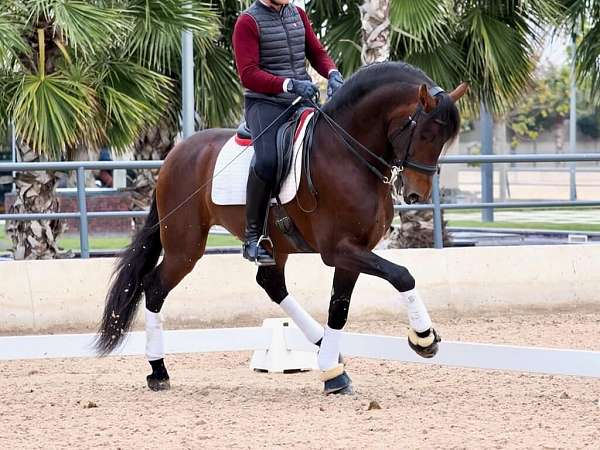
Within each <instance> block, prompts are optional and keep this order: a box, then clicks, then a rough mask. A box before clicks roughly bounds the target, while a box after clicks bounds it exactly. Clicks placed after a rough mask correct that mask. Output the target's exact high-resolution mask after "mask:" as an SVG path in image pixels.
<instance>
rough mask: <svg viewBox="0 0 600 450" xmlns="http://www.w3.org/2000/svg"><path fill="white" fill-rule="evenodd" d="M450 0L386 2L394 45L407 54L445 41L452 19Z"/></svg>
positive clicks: (453, 22) (434, 46) (430, 47)
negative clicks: (388, 8) (388, 3)
mask: <svg viewBox="0 0 600 450" xmlns="http://www.w3.org/2000/svg"><path fill="white" fill-rule="evenodd" d="M452 3H453V2H451V1H450V0H442V1H440V0H421V1H419V2H412V1H392V2H390V23H391V27H392V30H395V31H396V33H397V45H400V46H402V47H404V48H405V52H406V53H407V54H409V53H414V52H419V51H428V50H430V49H432V48H439V46H440V45H441V44H442V43H443V42H447V41H448V39H449V37H450V36H451V29H452V28H453V27H454V25H455V22H456V19H455V17H454V14H453V11H452ZM441 17H443V21H441V20H440V18H441Z"/></svg>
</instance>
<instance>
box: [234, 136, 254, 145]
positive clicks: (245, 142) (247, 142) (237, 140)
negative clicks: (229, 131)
mask: <svg viewBox="0 0 600 450" xmlns="http://www.w3.org/2000/svg"><path fill="white" fill-rule="evenodd" d="M235 143H236V144H237V145H241V146H243V147H249V146H250V145H252V139H242V138H241V137H240V136H239V135H238V134H237V133H236V134H235Z"/></svg>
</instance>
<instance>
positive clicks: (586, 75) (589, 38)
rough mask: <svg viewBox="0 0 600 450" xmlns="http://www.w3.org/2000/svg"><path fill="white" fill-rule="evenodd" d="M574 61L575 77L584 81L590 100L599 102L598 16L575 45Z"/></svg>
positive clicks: (599, 51)
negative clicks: (575, 67)
mask: <svg viewBox="0 0 600 450" xmlns="http://www.w3.org/2000/svg"><path fill="white" fill-rule="evenodd" d="M576 61H577V78H578V79H579V81H580V82H581V83H583V82H584V81H585V82H586V84H587V85H588V86H589V89H587V90H588V92H589V94H590V96H591V98H592V100H593V101H594V102H596V103H600V17H598V21H597V22H596V24H595V25H594V26H593V27H591V28H590V29H589V30H588V31H587V33H586V34H585V35H584V36H583V38H582V39H581V42H580V43H579V45H578V46H577V51H576Z"/></svg>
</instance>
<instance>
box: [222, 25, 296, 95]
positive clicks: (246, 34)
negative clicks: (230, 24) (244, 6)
mask: <svg viewBox="0 0 600 450" xmlns="http://www.w3.org/2000/svg"><path fill="white" fill-rule="evenodd" d="M259 44H260V41H259V37H258V26H257V25H256V22H255V21H254V19H253V18H252V16H250V15H248V14H242V15H241V16H240V17H238V19H237V21H236V22H235V27H234V29H233V51H234V53H235V65H236V67H237V71H238V75H239V76H240V80H241V81H242V85H243V86H244V87H245V88H247V89H250V90H251V91H254V92H259V93H261V94H278V93H280V92H283V82H284V80H285V79H284V78H281V77H278V76H275V75H272V74H270V73H269V72H265V71H264V70H261V68H260V66H259V61H260V50H259Z"/></svg>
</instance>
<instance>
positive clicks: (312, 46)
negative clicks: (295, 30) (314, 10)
mask: <svg viewBox="0 0 600 450" xmlns="http://www.w3.org/2000/svg"><path fill="white" fill-rule="evenodd" d="M296 9H297V10H298V12H299V13H300V17H302V22H303V23H304V29H305V30H306V32H305V41H306V58H307V59H308V61H309V62H310V65H311V66H313V67H314V68H315V70H316V71H317V72H319V75H321V76H322V77H324V78H329V74H330V73H331V72H332V71H333V70H337V67H336V66H335V63H334V62H333V60H332V59H331V57H330V56H329V55H328V54H327V50H325V48H324V47H323V44H321V41H319V38H318V37H317V35H316V34H315V32H314V30H313V27H312V24H311V23H310V21H309V20H308V16H307V15H306V12H305V11H304V10H303V9H302V8H296Z"/></svg>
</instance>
